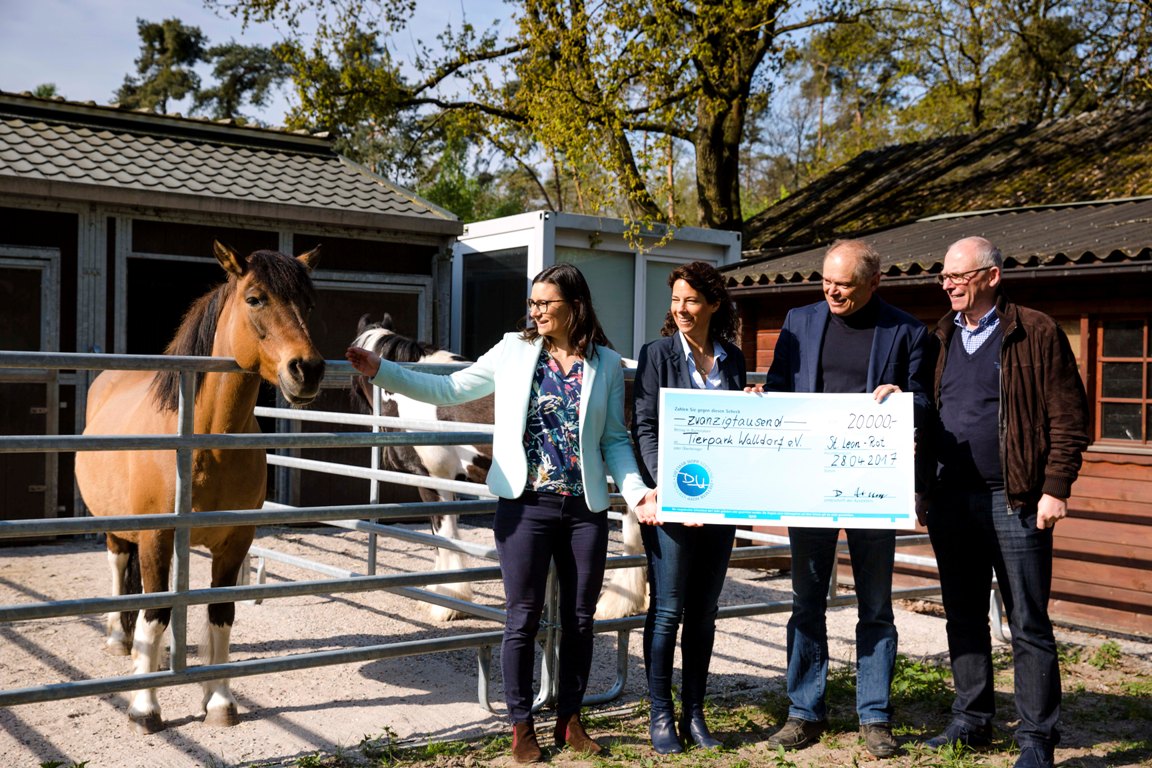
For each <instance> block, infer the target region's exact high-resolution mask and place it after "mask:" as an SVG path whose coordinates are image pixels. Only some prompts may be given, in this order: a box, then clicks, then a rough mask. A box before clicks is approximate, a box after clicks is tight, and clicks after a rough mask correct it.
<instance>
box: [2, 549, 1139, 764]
mask: <svg viewBox="0 0 1152 768" xmlns="http://www.w3.org/2000/svg"><path fill="white" fill-rule="evenodd" d="M464 535H465V537H466V538H469V539H472V540H475V541H481V542H485V541H488V542H490V540H491V534H490V532H489V531H488V530H487V529H486V528H482V527H471V528H469V527H466V528H465V534H464ZM257 543H258V544H259V545H260V546H264V547H268V548H272V549H276V550H278V551H282V552H286V553H291V554H295V555H299V556H304V557H307V558H309V559H311V560H315V561H319V562H323V563H327V564H330V565H333V566H337V567H341V568H346V569H349V570H356V571H362V570H363V568H364V562H365V558H366V536H365V535H364V534H359V533H353V532H343V531H341V532H335V533H322V532H319V531H317V530H315V529H306V528H287V529H265V530H263V531H262V532H261V534H260V535H259V536H258V540H257ZM395 546H396V549H394V550H391V551H390V552H389V554H388V555H387V556H385V557H382V558H381V566H380V572H381V573H398V572H408V571H423V570H425V569H427V568H428V567H429V566H430V564H431V560H432V552H431V551H430V550H429V549H427V548H422V547H417V546H414V545H406V544H397V545H395ZM103 552H104V550H103V545H102V543H100V542H97V541H95V540H80V541H73V542H70V543H61V544H47V545H39V546H28V547H6V548H3V549H0V562H2V563H3V567H2V568H0V604H3V605H11V604H20V603H28V602H39V601H44V600H56V599H67V598H79V597H97V596H101V595H105V594H107V592H108V586H107V582H108V577H107V566H106V561H105V557H104V553H103ZM473 564H476V565H479V564H482V563H480V562H479V561H473ZM207 566H208V559H207V558H206V557H201V556H194V557H193V572H192V584H193V586H194V587H197V586H203V585H205V584H206V583H207ZM268 570H269V576H268V580H269V581H270V582H274V581H283V580H297V579H311V578H318V577H317V576H316V575H314V574H311V573H309V572H306V571H304V570H301V569H299V568H296V567H293V566H287V565H282V564H279V563H269V564H268ZM788 597H789V585H788V580H787V578H786V577H780V576H779V575H774V574H773V573H772V572H768V573H767V574H765V573H764V572H759V571H753V570H748V569H742V568H733V569H732V570H731V573H730V576H729V583H728V585H727V586H726V588H725V592H724V596H723V598H722V601H723V604H725V605H737V604H746V603H758V602H776V601H782V600H787V599H788ZM478 601H479V602H481V603H484V604H488V605H493V606H499V605H500V590H499V584H498V583H495V582H492V583H488V584H484V585H481V588H480V594H479V596H478ZM909 607H910V608H920V607H922V606H917V605H907V606H902V607H901V608H900V609H899V610H897V615H896V622H897V626H898V628H899V631H900V650H901V652H902V653H904V654H906V655H908V656H909V657H912V658H915V659H919V658H933V659H940V658H945V657H946V649H945V645H944V622H943V620H942V618H940V617H939V615H936V614H938V611H931V610H929V611H923V610H907V608H909ZM854 613H855V611H854V609H853V608H845V609H838V610H833V611H831V612H830V614H829V634H830V638H831V652H832V659H833V663H843V664H847V663H851V660H852V658H853V653H852V642H851V638H852V637H853V634H854V623H855V616H854ZM787 617H788V614H787V613H786V612H783V613H774V614H768V615H762V616H756V617H751V618H740V619H731V620H726V621H724V622H722V624H721V628H720V630H719V632H718V637H717V642H716V653H715V660H714V664H713V674H712V677H711V683H710V686H711V690H710V693H711V694H712V695H713V696H714V697H717V698H719V699H738V698H741V697H745V696H756V695H758V694H759V693H762V692H764V691H766V690H769V689H771V690H777V691H778V690H780V689H781V688H782V686H783V674H784V657H785V649H784V627H785V623H786V622H787ZM202 620H203V608H198V609H194V610H193V611H192V612H191V615H190V617H189V626H190V627H192V628H193V636H192V637H190V638H189V645H190V647H192V646H194V645H195V642H196V640H195V633H197V632H198V627H199V624H200V623H201V622H202ZM493 629H498V625H496V624H494V623H493V622H488V621H482V620H476V619H468V620H464V621H457V622H452V623H450V624H436V623H434V622H432V621H430V620H429V619H428V618H427V611H426V609H425V607H424V606H422V605H418V604H416V603H414V602H412V601H409V600H405V599H403V598H400V597H397V596H395V595H392V594H389V593H383V592H375V593H362V594H355V595H346V596H341V595H331V596H311V597H295V598H284V599H279V600H269V601H265V602H264V603H263V604H262V605H246V604H245V605H239V606H237V623H236V626H235V628H234V631H233V635H232V657H233V659H234V660H241V659H254V658H265V657H276V656H282V655H287V654H292V653H303V652H312V651H322V650H331V649H339V648H349V647H361V646H366V645H374V644H381V643H389V642H398V641H404V640H416V639H423V638H431V637H444V636H450V635H459V634H468V633H473V632H483V631H491V630H493ZM102 636H103V618H102V617H100V616H83V617H76V618H64V619H48V620H36V621H28V622H20V623H16V624H6V625H0V638H2V640H3V642H0V688H2V689H4V690H11V689H14V688H21V687H25V686H31V685H40V684H47V683H56V682H62V681H67V680H82V679H90V678H100V677H107V676H113V675H120V674H126V673H127V672H128V670H129V669H130V665H129V660H128V659H127V658H125V657H114V656H109V655H106V654H105V653H104V652H103V650H102V647H103V643H102ZM602 638H603V639H602V641H600V642H599V644H598V649H597V658H596V663H595V668H594V671H593V678H592V682H591V686H590V691H591V692H597V691H605V690H608V689H609V688H610V687H611V685H612V684H613V682H614V680H615V674H616V672H615V670H616V641H615V637H614V636H612V635H604V636H602ZM1063 639H1067V638H1063ZM1071 641H1072V642H1081V643H1082V644H1087V645H1091V644H1092V643H1096V644H1097V645H1098V644H1099V643H1100V642H1101V639H1100V638H1098V637H1093V636H1091V635H1086V634H1085V635H1079V634H1077V635H1076V637H1073V638H1071ZM1122 646H1123V649H1124V651H1125V652H1126V653H1129V654H1132V655H1133V657H1134V658H1136V659H1139V660H1142V662H1144V663H1146V666H1144V667H1142V668H1141V669H1142V674H1148V671H1149V670H1152V646H1149V645H1145V644H1141V643H1138V642H1135V641H1131V640H1129V641H1124V642H1123V643H1122ZM189 661H190V664H196V663H198V662H197V660H196V659H195V658H194V657H190V660H189ZM493 667H494V674H493V681H492V683H491V685H490V689H491V690H490V691H489V698H490V699H491V702H492V707H493V710H494V711H493V712H490V711H488V710H487V709H485V708H484V707H483V706H481V705H480V703H479V701H478V694H477V664H476V652H475V651H471V650H461V651H451V652H444V653H437V654H432V655H427V656H415V657H406V658H396V659H383V660H377V661H370V662H367V663H359V664H346V665H340V666H328V667H321V668H317V669H310V670H302V671H296V672H288V673H280V674H276V675H272V676H259V677H245V678H239V679H236V680H234V681H233V684H232V689H233V692H234V694H235V695H236V698H237V700H238V702H239V705H240V723H239V724H238V725H236V726H234V727H231V728H210V727H207V726H205V725H204V724H203V721H202V716H201V714H200V711H199V709H200V688H199V686H196V685H185V686H175V687H169V688H162V689H160V690H159V694H158V695H159V699H160V704H161V706H162V708H163V717H164V719H165V722H166V725H167V728H166V729H165V730H164V731H162V732H160V733H156V734H152V735H148V736H138V735H136V734H135V733H133V732H132V731H131V730H130V729H129V727H128V723H127V717H126V714H125V713H126V709H127V701H128V699H127V694H123V693H120V694H111V695H106V696H99V697H86V698H81V699H73V700H64V701H58V702H49V703H43V704H24V705H18V706H15V707H11V708H8V709H5V710H2V711H0V766H3V767H5V768H6V767H7V766H37V765H40V764H41V763H43V762H48V761H60V762H62V763H64V764H65V765H70V764H71V763H74V762H76V763H79V762H84V761H87V765H88V766H89V768H105V767H108V768H112V767H113V766H114V767H116V768H121V767H128V766H149V767H151V766H201V765H209V766H233V765H242V764H245V763H251V762H257V761H259V762H263V763H265V764H279V763H284V764H291V763H292V762H293V761H294V760H297V759H299V758H300V757H302V756H305V755H309V754H311V753H315V752H317V751H322V752H329V753H331V752H339V751H340V750H347V749H350V748H353V747H355V746H356V745H357V744H358V743H360V742H361V740H363V739H364V738H365V737H369V738H375V737H381V736H390V737H392V738H395V739H398V740H401V741H404V742H427V741H446V740H454V739H467V738H474V737H477V736H481V735H485V734H495V733H503V732H504V731H505V730H506V727H505V723H504V720H503V717H502V711H503V704H502V703H501V694H500V680H499V672H498V670H499V651H498V649H497V651H496V652H495V654H494V661H493ZM627 668H628V673H627V674H628V677H627V683H626V685H625V688H624V692H623V694H622V696H621V697H620V698H618V699H617V700H615V701H614V702H613V703H612V704H610V705H606V706H605V707H602V708H600V709H601V710H603V711H608V712H619V713H627V712H629V711H631V710H633V709H634V708H635V706H636V705H637V704H638V703H639V702H641V700H642V696H643V691H644V685H643V668H642V660H641V658H640V652H639V632H638V631H634V632H632V633H631V646H630V648H629V652H628V656H627ZM546 719H547V715H546V714H545V715H543V716H542V720H546ZM764 725H765V727H767V728H770V727H771V725H772V724H770V723H765V724H764ZM813 756H814V757H815V755H813ZM836 759H837V758H833V759H832V760H831V762H827V761H826V762H825V763H824V764H825V765H836V764H839V763H837V762H836ZM753 764H755V763H753ZM1085 765H1087V764H1085ZM1098 765H1101V766H1103V765H1109V763H1099V764H1098Z"/></svg>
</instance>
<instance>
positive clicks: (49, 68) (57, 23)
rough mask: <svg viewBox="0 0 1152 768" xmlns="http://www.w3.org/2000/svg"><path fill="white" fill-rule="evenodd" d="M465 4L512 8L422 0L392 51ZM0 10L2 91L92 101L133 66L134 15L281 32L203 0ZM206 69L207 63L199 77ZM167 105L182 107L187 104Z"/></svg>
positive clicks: (483, 15)
mask: <svg viewBox="0 0 1152 768" xmlns="http://www.w3.org/2000/svg"><path fill="white" fill-rule="evenodd" d="M464 8H467V16H468V19H469V20H470V21H471V22H472V23H473V24H474V25H476V26H477V27H481V28H486V27H487V26H488V24H489V23H490V21H491V20H492V19H506V18H507V16H508V15H509V10H510V9H508V8H506V7H505V6H504V4H503V0H421V2H420V3H419V7H418V9H417V12H416V14H415V15H414V16H413V18H412V21H411V24H410V27H409V30H408V32H407V33H405V34H404V35H403V36H402V37H400V38H398V39H396V40H394V41H393V44H392V49H393V51H394V52H396V54H397V56H398V57H400V58H401V59H403V58H404V57H405V56H406V55H408V54H410V53H411V51H413V50H414V49H415V40H416V39H422V40H424V41H425V42H426V43H429V44H435V40H436V34H437V33H438V32H440V31H441V30H442V29H443V28H444V26H445V25H446V24H449V23H451V24H453V25H458V24H459V22H460V21H461V19H462V18H463V16H464ZM0 16H2V18H3V22H2V23H0V90H4V91H10V92H17V93H19V92H21V91H30V90H32V89H33V88H35V87H36V86H37V85H40V84H41V83H55V84H56V88H57V91H58V92H59V93H60V94H61V95H63V96H64V97H65V98H68V99H70V100H73V101H89V100H91V101H95V102H96V103H98V104H107V103H109V102H110V101H112V100H113V98H114V95H115V92H116V90H117V88H119V87H120V84H121V83H122V82H123V81H124V76H125V75H127V74H129V73H132V72H134V71H135V60H136V57H137V55H138V54H139V51H140V39H139V37H138V36H137V34H136V19H137V18H143V19H146V20H147V21H162V20H164V19H167V18H172V17H176V18H179V19H180V20H181V21H183V22H184V23H185V24H191V25H195V26H198V27H200V29H201V30H202V31H203V32H204V34H205V35H206V36H207V37H208V40H209V42H210V43H211V44H218V43H225V42H228V41H229V40H236V41H237V42H240V43H243V44H246V45H252V44H256V43H260V44H263V45H269V44H271V43H273V42H275V41H276V40H278V39H280V34H279V33H278V32H277V31H276V30H275V29H273V28H271V27H265V26H260V27H249V28H248V29H247V30H242V29H241V24H240V22H239V21H237V20H236V19H233V18H232V17H231V16H223V17H220V16H217V15H216V14H215V12H214V11H212V10H210V9H208V8H205V6H204V4H203V2H202V0H0ZM207 76H208V68H207V67H205V68H203V69H202V70H201V77H203V78H204V79H205V82H207V81H208V80H209V78H208V77H207ZM288 98H289V96H288V94H287V93H282V94H280V95H279V96H278V97H277V99H276V101H275V102H274V103H273V104H272V105H270V107H269V108H268V109H266V110H265V111H264V112H262V113H261V114H259V115H257V117H259V118H260V119H262V120H265V121H267V122H269V123H272V124H279V123H280V118H281V116H282V115H283V113H284V111H285V109H286V108H287V105H288ZM169 109H170V110H171V111H174V112H186V109H187V104H176V105H174V106H170V107H169Z"/></svg>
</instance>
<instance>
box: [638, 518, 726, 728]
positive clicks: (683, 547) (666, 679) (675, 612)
mask: <svg viewBox="0 0 1152 768" xmlns="http://www.w3.org/2000/svg"><path fill="white" fill-rule="evenodd" d="M640 533H641V536H642V537H643V539H644V551H645V553H646V554H647V556H648V586H649V595H650V597H649V602H648V616H647V618H646V619H645V620H644V669H645V671H646V672H647V674H648V695H649V697H650V698H651V700H652V711H653V712H660V711H666V712H672V709H673V703H672V660H673V657H674V656H675V654H676V633H677V631H678V630H679V629H680V623H681V620H683V624H684V629H683V633H682V635H681V639H680V650H681V654H680V657H681V664H682V666H683V669H682V670H681V679H682V684H681V687H680V694H681V695H680V698H681V700H682V701H683V703H684V712H685V713H686V714H687V713H690V712H692V711H699V710H700V709H701V708H702V707H703V705H704V694H705V691H706V689H707V683H708V666H709V664H710V663H711V661H712V644H713V642H714V640H715V639H716V613H717V611H718V610H719V608H718V605H719V600H720V591H721V590H722V589H723V587H724V577H725V575H726V574H727V572H728V559H729V558H730V557H731V555H732V542H733V540H734V539H735V535H736V529H735V528H734V527H732V526H730V525H705V526H703V527H700V528H696V527H688V526H684V525H681V524H679V523H665V524H664V525H644V526H641V528H640Z"/></svg>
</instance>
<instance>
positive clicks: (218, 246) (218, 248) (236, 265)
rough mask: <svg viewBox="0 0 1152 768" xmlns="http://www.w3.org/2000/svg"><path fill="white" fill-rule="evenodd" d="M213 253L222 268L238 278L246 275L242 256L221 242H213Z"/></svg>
mask: <svg viewBox="0 0 1152 768" xmlns="http://www.w3.org/2000/svg"><path fill="white" fill-rule="evenodd" d="M212 252H213V253H214V254H215V255H216V261H218V262H220V266H222V267H224V269H225V270H226V271H228V272H231V273H232V274H234V275H236V277H240V276H241V275H243V274H244V271H245V266H244V259H242V258H240V254H238V253H236V251H235V250H234V249H232V248H230V247H228V246H227V245H224V243H222V242H220V241H219V240H213V241H212Z"/></svg>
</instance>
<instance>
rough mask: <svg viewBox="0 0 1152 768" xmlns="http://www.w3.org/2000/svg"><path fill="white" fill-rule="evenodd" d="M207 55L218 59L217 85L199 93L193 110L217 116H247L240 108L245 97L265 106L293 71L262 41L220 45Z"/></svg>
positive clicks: (222, 117)
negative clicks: (277, 87) (273, 91)
mask: <svg viewBox="0 0 1152 768" xmlns="http://www.w3.org/2000/svg"><path fill="white" fill-rule="evenodd" d="M205 58H206V60H208V61H211V62H213V63H214V64H213V68H212V75H213V77H215V78H216V85H214V86H211V87H209V88H203V89H201V90H198V91H197V92H196V93H195V95H194V97H193V106H192V111H193V112H205V113H207V114H209V115H210V116H211V117H213V118H215V119H217V120H221V119H232V118H238V117H243V115H242V114H241V112H240V110H241V107H242V106H243V105H244V102H245V101H247V102H249V103H250V104H252V105H253V106H256V107H262V106H264V105H265V104H267V103H268V97H269V96H270V94H271V90H272V89H273V88H274V87H276V86H277V85H279V84H280V83H282V82H284V81H285V80H287V79H288V75H289V72H290V70H289V68H288V65H287V64H285V63H284V62H283V61H281V60H280V58H279V57H278V56H277V55H276V54H275V52H274V51H272V50H271V49H268V48H265V47H263V46H259V45H240V44H239V43H235V42H233V43H227V44H225V45H217V46H213V47H212V48H209V49H208V50H207V53H206V56H205Z"/></svg>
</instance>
